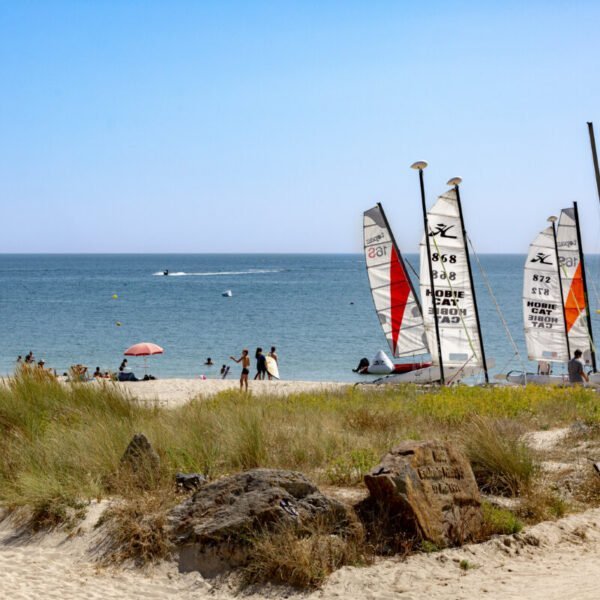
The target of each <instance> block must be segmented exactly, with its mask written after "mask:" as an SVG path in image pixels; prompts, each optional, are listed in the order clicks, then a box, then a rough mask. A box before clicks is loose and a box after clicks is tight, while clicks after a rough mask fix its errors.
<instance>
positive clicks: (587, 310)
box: [573, 123, 598, 373]
mask: <svg viewBox="0 0 600 600" xmlns="http://www.w3.org/2000/svg"><path fill="white" fill-rule="evenodd" d="M588 125H591V123H588ZM592 135H593V129H592ZM594 155H595V153H594ZM597 167H598V163H597V162H596V168H597ZM596 173H598V171H596ZM573 211H574V213H575V230H576V231H577V248H578V249H579V264H580V265H581V279H582V282H583V298H584V301H585V313H586V320H587V326H588V334H589V336H590V350H591V353H592V369H593V370H594V373H595V372H596V350H595V346H594V336H593V334H592V315H591V313H590V303H589V300H588V291H587V280H586V276H585V262H584V260H583V245H582V243H581V231H580V230H579V211H578V210H577V202H573Z"/></svg>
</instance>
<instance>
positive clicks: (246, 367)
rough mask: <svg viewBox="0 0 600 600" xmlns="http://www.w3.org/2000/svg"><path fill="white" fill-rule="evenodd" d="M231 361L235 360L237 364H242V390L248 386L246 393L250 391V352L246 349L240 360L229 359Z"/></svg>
mask: <svg viewBox="0 0 600 600" xmlns="http://www.w3.org/2000/svg"><path fill="white" fill-rule="evenodd" d="M229 358H230V359H231V360H235V362H236V363H242V374H241V375H240V390H241V389H243V387H244V386H246V391H248V375H249V374H250V357H249V356H248V350H246V348H244V349H243V350H242V355H241V356H240V357H239V358H235V356H230V357H229Z"/></svg>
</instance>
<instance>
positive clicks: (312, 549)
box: [244, 522, 372, 588]
mask: <svg viewBox="0 0 600 600" xmlns="http://www.w3.org/2000/svg"><path fill="white" fill-rule="evenodd" d="M251 543H252V546H253V548H252V552H251V555H250V562H249V564H248V565H247V566H246V567H245V568H244V582H245V583H246V584H250V583H265V582H271V583H276V584H283V585H291V586H293V587H297V588H318V587H320V586H321V585H322V584H323V582H324V581H325V579H326V578H327V577H328V576H329V575H330V574H331V573H333V571H335V570H337V569H339V568H340V567H343V566H344V565H365V564H368V563H370V562H371V560H372V558H371V555H370V553H369V551H368V548H367V546H365V543H364V537H363V535H362V533H361V530H360V528H358V527H354V528H351V529H349V530H348V531H346V532H344V533H340V532H334V531H333V530H332V528H331V526H330V525H328V524H327V523H325V522H319V523H315V524H313V525H311V526H310V527H308V528H305V527H299V526H297V525H296V524H294V523H291V524H290V523H286V524H283V525H281V526H279V528H278V529H276V530H275V531H274V532H265V533H264V534H261V535H259V536H258V537H256V538H255V539H254V540H252V542H251Z"/></svg>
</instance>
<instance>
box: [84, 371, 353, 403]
mask: <svg viewBox="0 0 600 600" xmlns="http://www.w3.org/2000/svg"><path fill="white" fill-rule="evenodd" d="M101 381H102V380H101ZM91 383H92V384H93V382H91ZM107 384H108V385H114V386H116V387H117V388H118V389H120V390H123V391H125V392H126V393H127V394H129V395H131V396H132V397H134V398H137V399H139V400H142V401H144V402H156V403H157V404H158V405H159V406H162V407H165V408H175V407H178V406H182V405H183V404H185V403H187V402H189V401H190V400H192V399H194V398H211V397H213V396H216V395H217V394H219V393H220V392H225V391H238V390H239V389H240V383H239V380H238V379H200V378H196V379H182V378H173V379H154V380H150V381H113V382H107ZM352 385H353V384H352V383H345V382H336V381H281V380H271V381H249V382H248V391H249V394H251V395H252V394H255V395H259V396H278V397H285V396H289V395H291V394H302V393H311V392H323V391H341V390H343V389H345V388H347V387H349V386H352Z"/></svg>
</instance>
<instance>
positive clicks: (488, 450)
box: [464, 416, 539, 496]
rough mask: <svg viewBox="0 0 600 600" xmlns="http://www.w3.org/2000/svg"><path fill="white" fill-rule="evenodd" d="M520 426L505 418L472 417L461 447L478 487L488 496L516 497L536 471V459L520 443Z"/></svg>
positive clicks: (529, 482)
mask: <svg viewBox="0 0 600 600" xmlns="http://www.w3.org/2000/svg"><path fill="white" fill-rule="evenodd" d="M524 433H525V428H524V426H523V425H522V424H521V423H519V422H518V421H512V420H508V419H503V420H494V419H491V418H489V417H480V416H476V417H474V418H473V419H472V422H471V426H470V427H469V428H468V431H467V432H466V437H465V442H464V443H465V448H466V451H467V456H468V458H469V461H470V462H471V466H472V468H473V473H474V474H475V479H476V480H477V484H478V485H479V488H480V489H481V490H482V491H484V492H489V493H492V494H500V495H509V496H518V495H520V494H521V493H522V492H523V491H525V490H527V489H528V488H529V487H530V486H531V484H532V482H533V479H534V477H535V475H536V474H537V472H538V471H539V466H538V464H537V461H536V457H535V454H534V452H533V451H532V450H531V448H530V447H529V446H528V445H527V444H526V443H525V442H524V441H523V434H524Z"/></svg>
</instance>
